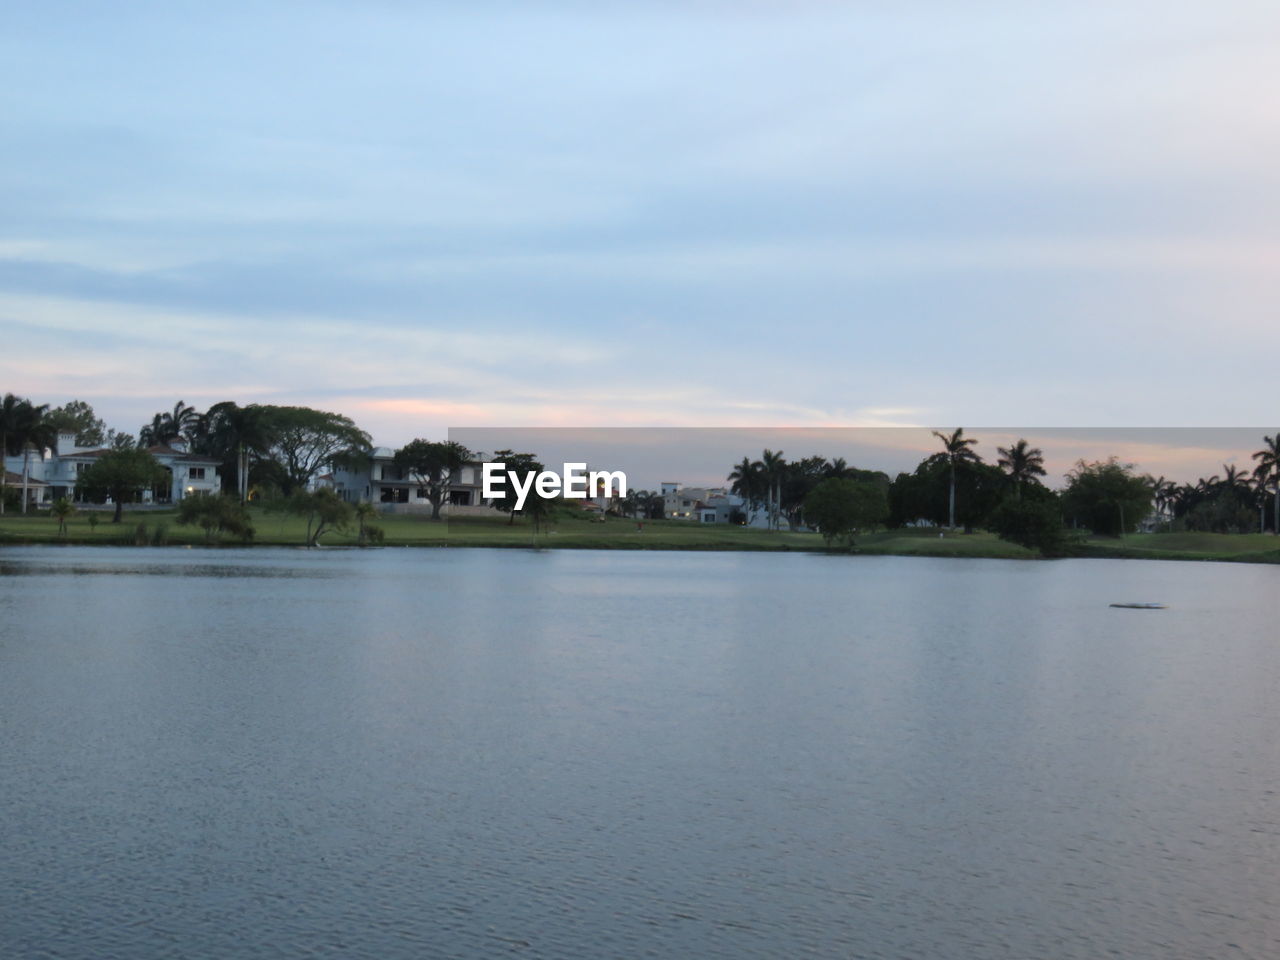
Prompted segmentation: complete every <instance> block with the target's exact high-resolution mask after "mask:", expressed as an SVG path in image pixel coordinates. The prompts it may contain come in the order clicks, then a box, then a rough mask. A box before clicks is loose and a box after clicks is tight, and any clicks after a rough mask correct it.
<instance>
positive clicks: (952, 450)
mask: <svg viewBox="0 0 1280 960" xmlns="http://www.w3.org/2000/svg"><path fill="white" fill-rule="evenodd" d="M933 435H934V436H935V437H937V438H938V439H939V440H941V441H942V453H943V456H945V457H946V459H947V464H948V466H949V467H950V470H951V494H950V498H949V500H948V503H949V507H948V510H947V516H948V518H949V522H948V523H947V526H948V527H950V528H951V529H952V530H954V529H955V528H956V467H957V466H958V465H960V464H964V463H981V462H982V458H981V457H979V456H978V455H977V454H976V453H974V451H973V450H972V449H971V447H972V446H973V445H974V444H976V443H977V442H978V441H977V440H974V439H970V438H966V437H965V435H964V427H957V428H956V431H955V433H951V434H946V433H939V432H938V431H937V430H934V431H933Z"/></svg>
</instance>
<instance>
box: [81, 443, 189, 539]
mask: <svg viewBox="0 0 1280 960" xmlns="http://www.w3.org/2000/svg"><path fill="white" fill-rule="evenodd" d="M168 476H169V474H168V472H167V471H166V470H165V469H164V467H162V466H161V465H160V462H159V461H158V460H156V458H155V457H153V456H152V455H151V454H150V453H148V452H147V451H146V450H136V449H135V450H110V451H108V452H107V453H104V454H102V456H100V457H98V459H97V462H95V463H94V464H93V465H92V466H90V467H89V469H88V470H86V471H85V472H84V473H82V474H81V475H80V479H79V480H78V481H77V483H76V492H77V493H78V494H80V495H81V496H83V497H84V498H85V499H88V500H93V501H96V502H99V503H101V502H102V501H103V500H105V499H106V498H107V497H110V498H111V499H112V501H113V502H114V503H115V505H116V512H115V516H114V517H113V518H112V521H111V522H112V523H119V522H120V518H121V517H122V515H123V511H124V504H125V501H133V500H136V499H137V497H138V495H139V494H141V493H142V492H143V491H144V490H149V489H151V488H152V487H155V486H157V485H158V484H161V483H164V482H165V481H166V480H167V479H168Z"/></svg>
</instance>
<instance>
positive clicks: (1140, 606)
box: [1112, 603, 1165, 610]
mask: <svg viewBox="0 0 1280 960" xmlns="http://www.w3.org/2000/svg"><path fill="white" fill-rule="evenodd" d="M1112 606H1113V607H1124V608H1125V609H1126V610H1163V609H1165V605H1164V604H1163V603H1113V604H1112Z"/></svg>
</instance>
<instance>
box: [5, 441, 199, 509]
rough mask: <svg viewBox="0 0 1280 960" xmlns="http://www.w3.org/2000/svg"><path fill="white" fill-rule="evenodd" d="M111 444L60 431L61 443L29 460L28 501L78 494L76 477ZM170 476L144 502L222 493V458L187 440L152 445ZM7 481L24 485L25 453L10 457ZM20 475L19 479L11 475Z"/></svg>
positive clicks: (38, 503)
mask: <svg viewBox="0 0 1280 960" xmlns="http://www.w3.org/2000/svg"><path fill="white" fill-rule="evenodd" d="M109 452H110V449H109V448H107V447H81V446H79V445H77V444H76V437H75V434H74V433H60V434H58V442H57V445H56V446H54V447H53V449H51V450H43V451H41V452H40V453H38V454H37V453H35V452H32V453H31V455H30V457H29V458H28V461H27V473H28V478H27V485H28V494H27V498H28V503H29V504H31V505H34V506H37V507H40V506H48V505H49V504H50V503H52V502H53V501H54V500H57V499H58V498H59V497H66V498H68V499H74V498H75V489H76V481H77V480H78V479H79V478H80V475H81V474H83V473H84V472H85V471H86V470H88V469H89V468H90V467H91V466H93V465H94V464H95V463H96V462H97V460H98V458H99V457H101V456H102V455H103V454H104V453H109ZM147 452H148V453H150V454H151V455H152V456H153V457H155V458H156V460H157V461H158V462H159V464H160V466H162V467H163V468H164V469H165V471H166V473H167V474H168V477H167V479H166V481H165V483H163V484H161V485H160V486H158V487H157V488H156V489H155V490H148V491H146V492H145V493H144V494H143V497H142V501H143V503H176V502H178V501H179V500H181V499H182V498H183V497H187V496H190V495H191V494H194V493H218V492H219V491H220V490H221V489H222V481H221V479H220V478H219V477H218V461H217V460H214V459H211V458H209V457H205V456H201V455H199V454H193V453H189V452H188V451H187V444H186V441H185V440H174V441H172V442H171V443H169V444H166V445H161V446H154V447H148V448H147ZM4 466H5V470H6V480H5V483H6V485H8V484H10V483H13V484H14V489H21V487H22V457H6V458H5V461H4ZM9 475H16V476H17V482H16V483H14V481H13V480H11V479H9V478H8V476H9Z"/></svg>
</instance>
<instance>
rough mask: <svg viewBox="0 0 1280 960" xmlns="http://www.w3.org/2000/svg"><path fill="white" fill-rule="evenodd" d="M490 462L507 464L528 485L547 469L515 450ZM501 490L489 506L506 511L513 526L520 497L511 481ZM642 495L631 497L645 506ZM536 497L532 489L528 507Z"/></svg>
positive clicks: (503, 452) (500, 452) (500, 453)
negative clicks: (530, 478) (531, 478)
mask: <svg viewBox="0 0 1280 960" xmlns="http://www.w3.org/2000/svg"><path fill="white" fill-rule="evenodd" d="M490 462H491V463H502V464H505V465H506V466H505V467H504V469H505V471H506V472H507V473H510V474H514V475H515V476H516V477H517V478H519V480H520V483H522V484H524V483H527V482H528V480H529V477H531V476H533V477H536V476H537V475H538V474H539V473H541V472H542V471H543V470H544V469H545V468H544V467H543V466H542V464H541V463H540V462H539V461H538V458H537V457H536V456H535V455H534V454H532V453H516V452H515V451H514V450H497V451H494V454H493V458H492V460H491V461H490ZM501 489H502V491H503V492H502V493H501V494H500V495H499V496H496V497H490V498H489V506H491V507H493V508H494V509H495V510H502V511H504V512H505V513H506V514H507V524H508V525H511V524H514V523H515V522H516V500H517V499H518V497H517V495H516V492H515V490H513V489H512V488H511V482H510V481H508V482H507V483H505V484H503V485H502V488H501ZM642 494H643V491H641V492H640V493H633V494H631V495H629V496H634V497H636V500H637V505H639V506H643V504H642V503H641V502H640V501H641V496H642ZM534 495H535V494H534V491H533V489H532V488H530V489H529V498H528V499H526V500H525V504H526V505H528V503H529V502H530V501H531V500H532V498H533V497H534Z"/></svg>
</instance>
